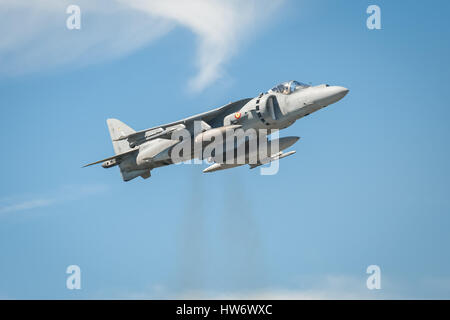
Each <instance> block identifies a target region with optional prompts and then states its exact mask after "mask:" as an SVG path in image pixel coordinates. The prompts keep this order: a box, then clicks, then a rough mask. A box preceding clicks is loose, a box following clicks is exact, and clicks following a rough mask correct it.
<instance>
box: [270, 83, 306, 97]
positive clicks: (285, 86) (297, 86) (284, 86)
mask: <svg viewBox="0 0 450 320" xmlns="http://www.w3.org/2000/svg"><path fill="white" fill-rule="evenodd" d="M308 87H311V86H310V85H309V84H305V83H301V82H298V81H295V80H292V81H286V82H283V83H281V84H279V85H277V86H275V87H273V88H272V89H270V90H269V91H271V92H278V93H283V94H291V93H292V92H294V91H298V90H302V89H305V88H308Z"/></svg>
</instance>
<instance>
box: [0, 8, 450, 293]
mask: <svg viewBox="0 0 450 320" xmlns="http://www.w3.org/2000/svg"><path fill="white" fill-rule="evenodd" d="M73 2H74V3H77V1H73ZM13 3H14V2H13V1H4V2H3V3H2V4H0V20H1V21H2V22H1V24H0V26H1V28H2V30H3V32H2V35H1V36H0V40H3V41H1V42H0V106H1V108H0V112H1V113H0V117H1V119H2V132H3V134H1V136H0V143H1V145H2V146H3V150H4V152H3V156H2V157H1V160H0V163H1V166H0V167H1V169H0V170H1V177H2V183H1V186H0V253H1V259H0V297H2V298H12V299H16V298H25V299H29V298H43V299H54V298H62V299H73V298H88V299H91V298H100V299H103V298H178V297H206V298H214V297H269V298H272V297H274V298H276V297H284V298H349V297H350V298H351V297H356V298H368V299H372V298H373V299H379V298H426V299H428V298H447V299H448V298H450V256H449V250H448V244H449V243H450V235H449V232H448V230H449V227H450V216H449V215H450V201H449V197H448V190H449V189H448V181H449V178H450V175H449V174H450V171H449V170H450V169H449V167H448V163H449V160H450V153H449V148H448V141H449V139H450V127H449V125H448V119H449V117H450V111H449V102H448V101H450V90H448V85H449V82H448V75H449V74H450V63H449V62H448V57H449V56H450V45H449V41H448V39H450V32H449V27H448V23H447V19H446V15H445V13H446V12H448V10H449V9H450V5H449V3H448V1H433V2H432V3H425V2H415V1H381V0H378V1H376V2H372V1H332V0H328V1H326V0H321V1H280V2H277V3H276V4H275V5H271V6H270V7H269V8H267V9H266V6H265V5H267V4H268V3H260V2H255V3H253V2H251V1H250V2H249V3H250V4H249V5H248V6H247V7H244V8H240V6H239V5H238V4H237V3H236V2H230V3H229V4H224V3H223V2H220V1H212V2H210V3H209V4H207V5H206V4H205V5H204V6H203V5H202V2H201V1H200V2H198V3H197V2H193V3H195V4H196V5H194V6H193V7H194V9H195V10H194V9H193V12H194V13H195V14H194V16H193V18H192V19H188V18H186V16H185V15H184V13H183V12H180V9H179V8H178V7H176V6H171V5H167V6H166V5H163V4H161V3H159V2H155V3H156V5H155V6H152V5H149V6H148V7H146V6H145V5H141V4H139V1H125V0H123V1H118V2H117V3H119V4H117V6H118V8H122V10H119V11H116V10H114V9H115V7H114V6H115V5H116V2H114V4H112V5H110V6H108V7H107V8H104V7H102V4H103V5H104V2H102V1H100V2H99V4H97V5H93V4H91V5H89V4H88V2H85V1H78V4H79V5H80V7H81V11H82V28H81V30H72V31H69V30H67V29H65V19H66V18H67V16H68V15H67V14H66V13H65V7H66V6H65V4H64V3H63V4H58V5H56V2H55V6H54V7H52V2H51V1H50V2H48V4H46V5H45V6H44V5H42V6H41V5H38V4H36V5H29V4H24V2H23V3H22V1H17V2H15V4H13ZM370 4H377V5H378V6H380V8H381V23H382V29H381V30H368V29H367V28H366V19H367V17H368V15H367V14H366V8H367V7H368V5H370ZM128 5H129V7H127V6H128ZM197 5H198V6H197ZM120 6H123V7H120ZM224 9H226V10H224ZM202 10H204V11H202ZM181 11H182V10H181ZM15 15H18V16H22V17H23V16H25V17H26V16H27V15H29V16H30V17H32V18H33V19H35V20H33V19H30V21H37V22H36V23H35V24H33V23H30V22H29V21H21V20H20V19H19V20H18V19H14V17H17V16H15ZM221 16H225V17H227V18H229V20H226V21H225V22H223V21H218V20H219V19H210V20H208V19H207V17H212V18H214V17H221ZM5 17H11V19H6V18H5ZM202 19H205V20H202ZM199 21H200V22H199ZM204 21H205V23H202V22H204ZM227 21H233V22H234V23H226V22H227ZM6 30H8V32H7V31H6ZM11 39H14V41H13V40H11ZM208 70H213V71H214V72H212V73H211V72H210V73H208V72H207V71H208ZM289 79H296V80H299V81H303V82H311V83H312V84H321V83H328V84H331V85H342V86H345V87H347V88H349V89H350V93H349V94H348V95H347V96H346V97H345V98H344V99H343V100H341V101H340V102H338V103H337V104H335V105H332V106H330V107H329V108H325V109H323V110H321V111H319V112H317V113H315V114H313V115H311V116H309V117H307V118H305V119H301V120H299V121H298V122H297V123H296V124H294V125H293V126H291V127H290V128H288V129H286V130H283V131H282V132H280V136H288V135H298V136H301V137H302V139H301V140H300V141H299V142H298V143H297V144H296V145H294V146H293V148H292V149H294V150H296V151H297V153H296V155H295V156H292V157H289V158H286V159H283V160H281V161H280V171H279V172H278V174H276V175H274V176H261V175H259V172H258V171H257V170H248V168H247V167H240V168H236V169H232V170H225V171H219V172H216V173H213V174H203V173H202V169H204V168H205V167H206V166H205V165H177V166H170V167H166V168H161V169H157V170H154V171H153V172H152V177H151V178H150V179H148V180H142V179H140V178H139V179H135V180H133V181H131V182H128V183H124V182H123V181H122V179H121V177H120V173H119V171H118V169H117V168H113V169H109V170H105V169H103V168H101V167H100V166H98V167H90V168H84V169H81V165H83V164H85V163H88V162H91V161H95V160H98V159H101V158H105V157H107V156H110V155H112V154H113V150H112V145H111V143H110V139H109V134H108V131H107V128H106V123H105V120H106V119H107V118H109V117H115V118H118V119H121V120H122V121H124V122H125V123H127V124H128V125H130V126H131V127H133V128H134V129H136V130H141V129H144V128H147V127H152V126H156V125H158V124H163V123H166V122H170V121H175V120H178V119H181V118H184V117H186V116H189V115H192V114H195V113H199V112H203V111H206V110H208V109H211V108H214V107H218V106H221V105H223V104H226V103H228V102H230V101H233V100H238V99H241V98H246V97H253V96H256V95H257V94H258V93H260V92H262V91H266V90H267V89H269V88H270V87H271V86H273V85H274V84H277V83H279V82H282V81H285V80H289ZM72 264H76V265H79V266H80V268H81V272H82V278H81V279H82V289H81V290H68V289H66V286H65V285H66V278H67V276H68V275H67V274H66V273H65V270H66V268H67V266H69V265H72ZM372 264H376V265H378V266H380V268H381V272H382V282H381V285H382V289H381V290H372V291H370V290H368V289H367V288H366V286H365V284H366V279H367V276H368V275H367V274H366V268H367V266H369V265H372Z"/></svg>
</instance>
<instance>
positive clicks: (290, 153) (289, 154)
mask: <svg viewBox="0 0 450 320" xmlns="http://www.w3.org/2000/svg"><path fill="white" fill-rule="evenodd" d="M296 152H297V151H295V150H293V151H289V152H286V153H283V152H278V153H277V154H275V155H273V156H271V157H270V158H267V160H265V161H262V162H260V163H257V164H251V165H250V169H254V168H256V167H259V166H262V165H263V164H267V163H270V162H272V161H275V160H280V159H283V158H286V157H289V156H291V155H293V154H295V153H296Z"/></svg>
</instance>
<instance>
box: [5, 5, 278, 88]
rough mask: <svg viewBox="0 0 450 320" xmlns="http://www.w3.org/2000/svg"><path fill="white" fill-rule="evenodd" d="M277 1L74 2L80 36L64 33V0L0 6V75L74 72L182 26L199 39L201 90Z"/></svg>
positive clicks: (197, 82)
mask: <svg viewBox="0 0 450 320" xmlns="http://www.w3.org/2000/svg"><path fill="white" fill-rule="evenodd" d="M281 1H282V0H276V1H273V0H260V1H258V0H248V1H238V0H228V1H221V0H191V1H184V0H151V1H148V0H96V1H90V0H78V1H76V3H77V5H79V6H80V8H81V17H82V18H81V30H78V31H69V30H67V29H66V27H65V25H66V24H65V20H66V19H67V17H68V15H67V14H66V12H65V9H66V8H67V6H68V5H69V4H72V2H73V1H69V0H40V1H29V0H0V29H1V30H3V32H2V37H1V38H0V70H1V71H0V72H2V73H6V74H22V73H27V72H33V71H38V70H42V69H48V68H57V67H60V66H65V65H72V66H79V65H85V64H89V63H95V62H98V61H103V60H105V59H113V58H117V57H120V56H123V55H126V54H128V53H130V52H132V51H134V50H136V49H138V48H140V47H142V46H144V45H147V44H149V43H151V42H152V41H154V40H155V39H158V38H159V37H161V36H163V35H165V34H167V33H168V32H169V31H170V30H171V29H172V28H173V27H175V26H181V27H185V28H188V29H189V30H190V31H191V32H192V33H193V34H194V35H195V36H196V38H197V41H198V49H197V58H196V61H195V64H196V66H197V67H198V70H199V71H198V74H197V75H195V76H194V77H193V78H192V79H191V81H190V88H191V89H192V90H194V91H199V90H202V89H203V88H205V87H206V86H207V85H208V84H209V83H212V82H213V81H215V80H217V79H218V78H220V77H221V76H222V75H223V73H224V64H225V63H226V62H227V61H228V60H229V59H230V58H231V57H232V56H233V55H235V54H236V53H237V51H238V49H239V47H240V46H241V45H243V42H244V41H245V40H246V37H248V35H249V34H251V33H252V32H253V31H254V30H255V29H256V28H261V27H262V26H265V25H267V23H268V21H270V19H268V17H269V16H270V14H271V13H273V11H274V9H275V8H276V7H277V6H278V5H279V3H280V2H281Z"/></svg>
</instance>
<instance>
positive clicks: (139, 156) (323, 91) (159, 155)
mask: <svg viewBox="0 0 450 320" xmlns="http://www.w3.org/2000/svg"><path fill="white" fill-rule="evenodd" d="M348 91H349V90H348V89H347V88H344V87H340V86H329V85H327V84H321V85H317V86H311V85H307V84H304V83H301V82H297V81H287V82H284V83H281V84H279V85H277V86H275V87H273V88H272V89H270V90H269V91H267V92H265V93H261V94H259V95H258V96H257V97H255V98H248V99H242V100H239V101H235V102H232V103H229V104H227V105H224V106H222V107H220V108H217V109H214V110H211V111H207V112H204V113H201V114H197V115H194V116H191V117H188V118H185V119H182V120H179V121H175V122H172V123H168V124H164V125H160V126H157V127H153V128H149V129H145V130H141V131H135V130H133V129H131V128H130V127H129V126H127V125H126V124H124V123H123V122H121V121H119V120H117V119H108V120H107V124H108V128H109V133H110V135H111V140H112V144H113V147H114V152H115V155H114V156H112V157H109V158H106V159H103V160H100V161H96V162H93V163H90V164H87V165H85V166H84V167H87V166H91V165H94V164H98V163H102V167H103V168H111V167H114V166H119V168H120V172H121V174H122V178H123V180H124V181H129V180H132V179H134V178H136V177H139V176H140V177H142V178H144V179H147V178H148V177H150V171H151V170H152V169H155V168H158V167H162V166H167V165H170V164H174V163H175V162H174V160H173V157H172V151H173V150H174V149H175V148H176V147H177V145H178V147H180V144H181V143H183V141H181V140H180V139H179V138H174V136H176V133H178V132H180V130H184V132H188V133H189V136H190V137H191V138H192V141H193V142H194V143H193V144H192V147H190V148H189V150H190V151H189V152H187V153H185V154H183V157H184V160H186V159H193V158H202V155H201V154H200V156H198V155H197V154H195V152H194V147H193V145H194V144H195V143H196V142H199V143H200V144H202V145H204V142H205V141H210V140H209V139H208V137H211V136H214V135H217V134H219V135H220V134H224V133H225V132H226V131H230V130H231V131H233V130H237V129H243V130H247V129H254V130H260V131H261V129H265V130H268V131H267V132H268V134H270V132H271V130H280V129H284V128H287V127H289V126H290V125H292V124H293V123H294V122H295V121H296V120H298V119H300V118H302V117H305V116H307V115H309V114H311V113H312V112H315V111H317V110H319V109H322V108H324V107H326V106H328V105H330V104H332V103H335V102H337V101H339V100H341V99H342V98H343V97H344V96H345V95H346V94H347V93H348ZM298 139H299V138H298V137H283V138H279V139H276V141H273V140H272V141H270V143H271V144H270V145H272V144H273V143H274V142H276V143H277V146H278V148H276V150H275V151H274V150H272V149H271V147H270V146H269V147H267V150H266V151H265V152H264V154H258V157H257V158H258V161H257V163H251V164H249V165H250V168H254V167H257V166H259V165H262V164H265V163H269V162H271V161H274V160H278V159H281V158H284V157H287V156H289V155H292V154H293V153H295V151H290V152H287V153H283V152H282V151H283V150H284V149H287V148H289V147H290V146H292V145H293V144H294V143H295V142H297V140H298ZM189 143H190V142H189ZM246 143H248V141H246ZM258 143H260V142H259V141H258ZM245 159H248V154H246V158H245ZM212 161H213V162H215V163H213V164H212V165H211V166H209V167H208V168H206V169H205V170H203V172H212V171H217V170H223V169H228V168H233V167H236V166H240V165H243V164H245V163H223V162H222V161H218V159H216V158H212Z"/></svg>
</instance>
